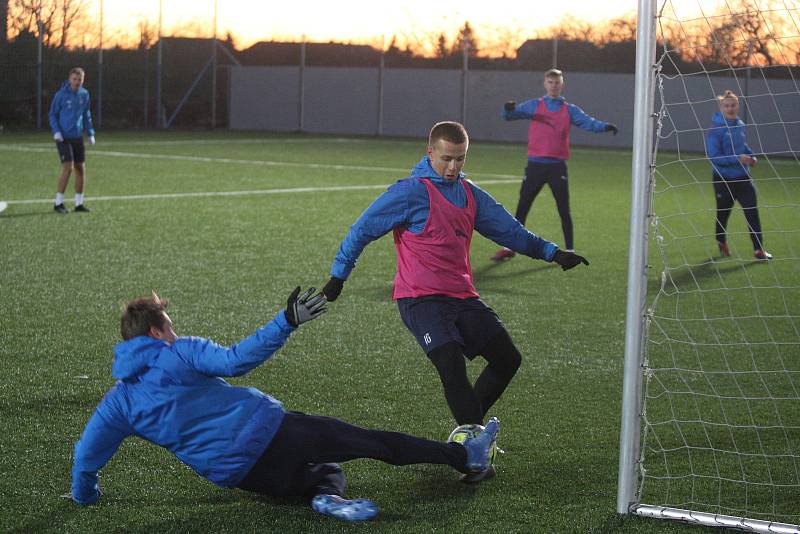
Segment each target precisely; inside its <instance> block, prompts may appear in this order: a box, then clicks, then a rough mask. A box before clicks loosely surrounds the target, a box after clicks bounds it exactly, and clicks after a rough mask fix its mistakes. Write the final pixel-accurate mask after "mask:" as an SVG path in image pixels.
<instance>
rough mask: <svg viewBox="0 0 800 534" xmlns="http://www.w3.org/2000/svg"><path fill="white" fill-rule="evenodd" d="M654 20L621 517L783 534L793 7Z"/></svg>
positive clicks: (702, 10) (796, 285)
mask: <svg viewBox="0 0 800 534" xmlns="http://www.w3.org/2000/svg"><path fill="white" fill-rule="evenodd" d="M655 17H656V22H655V24H656V26H655V27H656V32H655V33H656V35H657V51H656V55H655V56H656V61H655V65H653V66H652V67H653V71H654V72H653V77H652V85H651V87H652V89H653V91H654V93H653V104H654V111H655V115H653V120H652V126H653V129H654V130H655V141H654V143H653V145H652V146H650V147H648V150H647V151H648V152H649V154H648V155H649V158H650V159H649V164H650V172H649V178H650V187H649V194H650V196H649V202H648V204H649V208H650V209H649V212H648V213H647V214H645V218H646V220H647V223H648V226H649V255H648V259H647V261H648V277H647V287H646V299H645V300H644V303H645V304H644V305H645V311H644V321H643V339H642V343H641V347H642V350H641V352H642V353H643V354H641V356H640V360H639V365H640V369H639V375H640V379H641V382H640V383H639V387H640V391H641V396H640V404H639V406H638V412H639V413H638V415H639V417H640V419H639V425H640V429H639V430H640V431H639V432H637V434H638V435H636V436H635V437H634V438H633V439H637V440H639V446H638V448H637V451H638V454H637V458H636V460H637V461H636V468H635V473H636V485H635V492H636V494H635V497H634V499H633V500H632V502H634V503H635V504H636V506H634V507H633V508H632V509H631V511H634V512H637V513H640V514H642V515H652V516H659V517H668V518H675V519H681V520H684V521H692V522H699V523H704V524H709V525H717V526H736V527H739V528H744V529H751V530H763V531H775V532H796V531H797V530H796V528H795V527H793V525H797V524H798V523H800V255H799V253H800V160H798V151H799V150H800V67H798V64H800V3H799V2H798V1H796V0H775V1H768V0H736V1H730V0H728V1H722V2H717V1H713V0H692V1H691V2H687V1H683V0H667V1H665V2H664V1H663V0H662V1H659V3H658V6H657V11H656V13H655ZM726 91H730V92H731V93H732V95H731V94H730V93H729V94H728V96H727V97H726V98H723V99H721V100H720V98H719V96H720V95H723V96H724V95H725V94H726ZM733 95H735V97H734V96H733ZM726 106H727V107H726ZM737 106H738V109H737ZM715 114H716V115H715ZM737 117H738V119H737ZM740 121H741V122H740ZM745 141H746V144H747V146H745V144H744V142H745ZM748 147H749V149H748ZM750 149H751V150H750ZM751 151H752V153H751ZM751 158H752V159H751ZM748 174H749V175H750V176H751V177H750V178H748ZM647 248H648V247H645V250H647ZM757 255H760V256H761V257H762V258H764V257H765V255H766V257H768V256H769V255H772V259H759V258H757V257H756V256H757ZM628 326H629V328H630V327H631V325H628ZM621 464H622V462H621ZM780 523H782V524H783V525H781V524H780ZM775 529H778V530H775ZM781 529H788V530H781Z"/></svg>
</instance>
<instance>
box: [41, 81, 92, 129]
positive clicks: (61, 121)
mask: <svg viewBox="0 0 800 534" xmlns="http://www.w3.org/2000/svg"><path fill="white" fill-rule="evenodd" d="M47 116H48V118H49V119H50V129H51V130H53V135H55V134H57V133H59V132H61V135H62V136H63V137H64V139H80V138H82V137H83V130H84V128H85V129H86V132H87V133H88V134H89V136H94V127H93V126H92V113H91V112H90V111H89V91H87V90H86V89H84V88H83V87H81V88H80V89H78V91H77V92H75V91H73V90H72V87H70V85H69V80H67V81H65V82H64V84H63V85H62V86H61V89H59V90H58V92H57V93H56V95H55V96H54V97H53V102H52V103H51V104H50V113H49V114H48V115H47Z"/></svg>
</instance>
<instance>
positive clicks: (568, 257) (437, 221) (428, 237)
mask: <svg viewBox="0 0 800 534" xmlns="http://www.w3.org/2000/svg"><path fill="white" fill-rule="evenodd" d="M468 147H469V139H468V137H467V132H466V130H465V129H464V126H462V125H461V124H459V123H457V122H440V123H438V124H436V125H435V126H434V127H433V129H432V130H431V132H430V136H429V139H428V149H427V154H426V155H425V156H424V157H423V158H422V159H421V160H420V162H419V163H418V164H417V165H416V167H414V169H413V170H412V171H411V176H410V177H408V178H405V179H403V180H399V181H397V182H396V183H395V184H393V185H391V186H390V187H389V188H388V190H387V191H386V192H385V193H383V194H382V195H381V196H379V197H378V198H377V199H376V200H375V201H374V202H373V203H372V204H371V205H370V206H369V207H368V208H367V209H366V210H365V211H364V212H363V213H362V214H361V216H360V217H359V218H358V220H357V221H356V222H355V224H353V226H352V227H351V228H350V231H349V232H348V234H347V235H346V236H345V238H344V240H343V241H342V243H341V246H340V247H339V252H338V253H337V254H336V258H335V259H334V261H333V265H332V267H331V278H330V280H329V281H328V283H327V284H326V285H325V287H324V288H323V292H324V293H325V296H326V297H327V298H328V300H329V301H334V300H336V299H337V298H338V297H339V294H340V293H341V292H342V289H343V287H344V283H345V280H347V278H348V277H349V276H350V272H351V271H352V270H353V268H354V267H355V264H356V261H357V260H358V257H359V256H360V255H361V252H362V251H363V250H364V247H366V246H367V245H368V244H369V243H371V242H372V241H374V240H376V239H378V238H380V237H381V236H383V235H385V234H386V233H388V232H390V231H392V232H393V234H394V243H395V248H396V250H397V274H396V276H395V279H394V290H393V294H392V298H393V299H394V300H396V301H397V306H398V308H399V311H400V316H401V317H402V319H403V322H404V323H405V325H406V327H407V328H408V329H409V330H410V331H411V333H412V334H413V335H414V337H415V338H416V340H417V342H418V343H419V345H420V347H422V350H424V351H425V353H426V354H427V356H428V358H429V359H430V360H431V363H433V365H434V366H435V367H436V370H437V372H438V373H439V377H440V379H441V382H442V386H443V388H444V395H445V399H446V400H447V404H448V406H449V408H450V411H451V412H452V414H453V417H454V418H455V420H456V422H457V424H459V425H464V424H482V422H483V419H484V417H485V416H486V413H487V411H488V410H489V408H490V407H491V406H492V405H493V404H494V403H495V401H497V399H498V398H500V395H501V394H502V393H503V391H504V390H505V389H506V387H507V386H508V384H509V382H511V379H512V378H513V376H514V374H515V373H516V371H517V369H518V368H519V366H520V363H521V361H522V358H521V356H520V353H519V351H518V350H517V348H516V347H515V346H514V343H513V342H512V340H511V337H510V336H509V335H508V332H507V331H506V329H505V327H504V325H503V323H502V322H501V321H500V318H499V317H498V316H497V314H496V313H495V312H494V310H493V309H492V308H490V307H489V306H487V305H486V304H485V303H484V302H483V301H482V300H481V299H480V298H479V295H478V292H477V291H476V290H475V285H474V284H473V280H472V268H471V266H470V261H469V252H470V243H471V240H472V233H473V230H477V231H478V232H479V233H481V234H482V235H484V236H485V237H487V238H488V239H491V240H492V241H495V242H496V243H499V244H501V245H503V246H506V247H509V248H510V249H512V250H516V251H518V252H520V253H522V254H525V255H527V256H530V257H531V258H534V259H543V260H545V261H548V262H555V263H558V264H559V265H561V267H562V268H563V269H564V270H567V269H571V268H573V267H575V266H577V265H578V264H580V263H584V264H586V265H588V264H589V262H588V261H586V259H585V258H583V257H581V256H578V255H577V254H574V253H572V252H565V251H562V250H559V249H558V247H557V246H556V245H555V244H554V243H551V242H549V241H546V240H544V239H542V238H541V237H539V236H537V235H535V234H533V233H531V232H529V231H528V230H526V229H525V227H524V226H522V225H521V224H520V223H519V222H518V221H517V220H516V219H514V217H512V216H511V214H510V213H509V212H508V211H506V209H505V208H504V207H503V206H501V205H500V204H498V203H497V201H496V200H495V199H494V198H492V197H491V196H490V195H489V194H488V193H487V192H486V191H484V190H483V189H481V188H479V187H478V186H476V185H475V184H473V183H472V182H469V181H467V180H466V179H465V178H464V174H463V173H462V172H461V169H462V167H463V166H464V161H465V159H466V157H467V149H468ZM478 355H481V356H483V358H484V359H485V360H486V361H487V366H486V367H485V368H484V370H483V371H482V372H481V374H480V376H479V377H478V379H477V380H476V382H475V384H474V385H472V384H470V381H469V378H468V377H467V369H466V362H465V358H468V359H470V360H471V359H473V358H475V356H478ZM489 471H490V472H488V473H484V475H483V478H486V476H487V475H489V476H491V475H492V474H493V470H492V469H491V468H490V469H489ZM476 481H477V480H476Z"/></svg>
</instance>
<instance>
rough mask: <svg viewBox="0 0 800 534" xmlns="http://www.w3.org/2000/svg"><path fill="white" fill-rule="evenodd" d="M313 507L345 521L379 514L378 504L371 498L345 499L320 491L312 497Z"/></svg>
mask: <svg viewBox="0 0 800 534" xmlns="http://www.w3.org/2000/svg"><path fill="white" fill-rule="evenodd" d="M311 508H312V509H313V510H314V511H315V512H317V513H319V514H322V515H329V516H331V517H335V518H337V519H342V520H344V521H366V520H368V519H372V518H373V517H375V516H376V515H378V510H379V509H378V505H377V504H375V503H374V502H372V501H370V500H369V499H353V500H349V499H345V498H343V497H339V496H338V495H327V494H324V493H320V494H319V495H316V496H314V498H313V499H311Z"/></svg>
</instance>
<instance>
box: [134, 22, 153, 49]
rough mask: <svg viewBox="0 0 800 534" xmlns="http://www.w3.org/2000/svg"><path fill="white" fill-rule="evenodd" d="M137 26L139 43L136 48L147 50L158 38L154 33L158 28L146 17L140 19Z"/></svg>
mask: <svg viewBox="0 0 800 534" xmlns="http://www.w3.org/2000/svg"><path fill="white" fill-rule="evenodd" d="M137 26H138V28H139V44H138V45H137V48H138V49H139V50H148V49H149V48H150V47H151V46H153V44H155V42H156V40H157V39H158V35H156V33H157V32H158V30H157V29H156V28H155V27H154V26H153V24H152V23H151V22H150V21H149V20H147V19H142V20H140V21H139V24H137Z"/></svg>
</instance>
